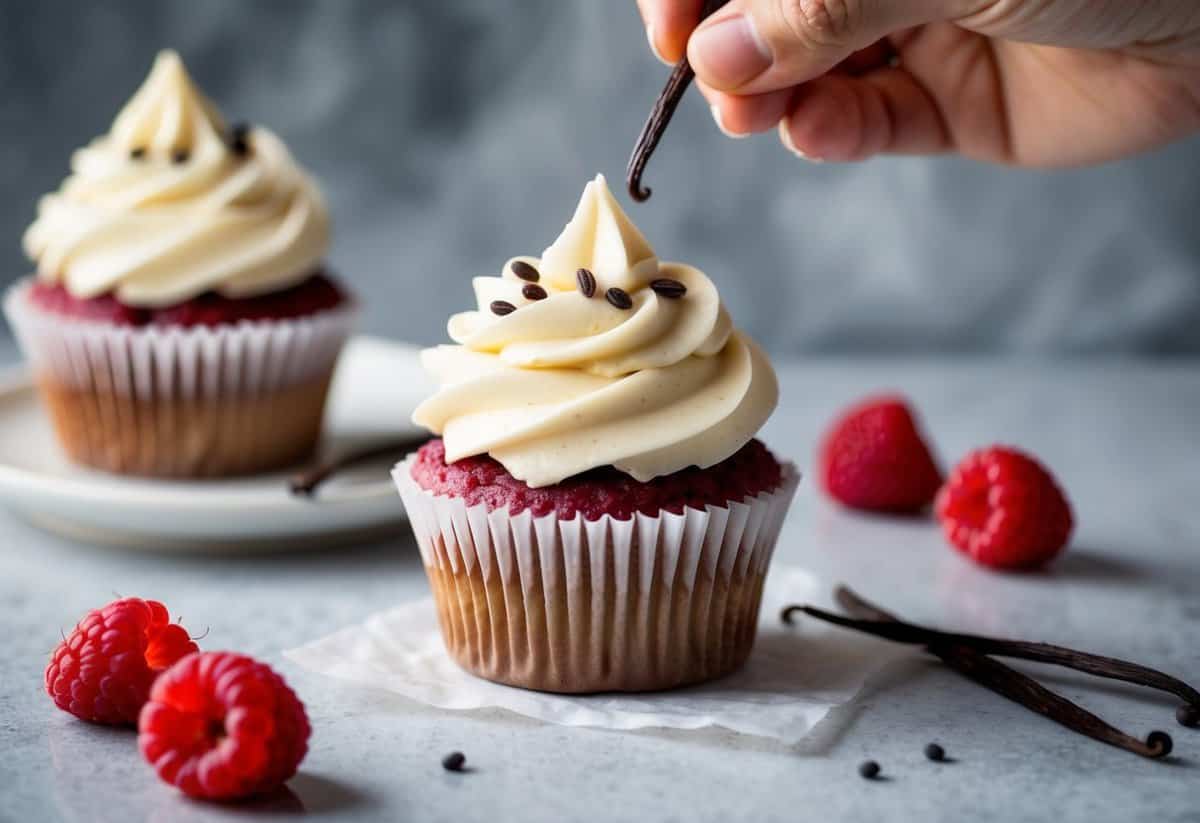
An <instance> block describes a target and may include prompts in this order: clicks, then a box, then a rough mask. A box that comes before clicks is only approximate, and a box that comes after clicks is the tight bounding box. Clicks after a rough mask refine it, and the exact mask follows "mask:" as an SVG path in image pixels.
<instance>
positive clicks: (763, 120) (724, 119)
mask: <svg viewBox="0 0 1200 823" xmlns="http://www.w3.org/2000/svg"><path fill="white" fill-rule="evenodd" d="M696 87H697V88H698V89H699V90H700V93H701V94H703V95H704V98H705V99H706V100H707V101H708V104H709V108H710V109H711V110H712V116H713V120H715V121H716V124H717V128H718V129H720V130H721V132H722V133H723V134H724V135H725V136H726V137H733V138H739V137H749V136H750V135H752V134H758V133H760V132H765V131H770V130H771V129H773V128H775V126H776V125H777V124H778V123H779V120H780V118H781V117H783V116H784V115H785V114H786V113H787V106H788V101H789V100H790V99H791V96H792V93H791V91H790V90H783V91H772V92H767V93H766V94H751V95H738V94H726V93H725V92H723V91H717V90H716V89H714V88H711V87H709V86H705V85H704V84H703V83H697V84H696Z"/></svg>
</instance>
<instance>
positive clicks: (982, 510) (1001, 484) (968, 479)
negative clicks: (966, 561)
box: [935, 446, 1073, 569]
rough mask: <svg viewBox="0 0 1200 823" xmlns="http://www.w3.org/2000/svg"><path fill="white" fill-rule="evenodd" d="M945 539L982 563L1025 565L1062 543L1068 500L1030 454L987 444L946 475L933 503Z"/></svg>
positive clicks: (1067, 532) (1046, 557)
mask: <svg viewBox="0 0 1200 823" xmlns="http://www.w3.org/2000/svg"><path fill="white" fill-rule="evenodd" d="M935 511H936V512H937V516H938V519H939V520H941V521H942V529H943V531H944V532H945V534H946V539H947V540H949V541H950V543H951V544H952V545H953V546H954V547H955V548H957V549H958V550H959V551H961V552H963V553H965V554H967V555H968V556H970V557H971V558H972V559H974V560H975V561H976V562H978V563H981V564H983V565H984V566H991V567H993V568H998V569H1031V568H1035V567H1037V566H1041V565H1044V564H1045V563H1047V562H1049V561H1050V560H1051V559H1052V558H1053V557H1054V556H1055V555H1057V554H1058V553H1059V552H1060V551H1062V549H1063V547H1064V546H1066V545H1067V539H1068V538H1069V537H1070V536H1071V527H1072V526H1073V522H1072V518H1071V504H1070V503H1068V502H1067V498H1066V497H1065V496H1064V495H1063V493H1062V491H1061V490H1060V489H1059V487H1058V484H1057V483H1055V482H1054V478H1053V477H1052V476H1051V475H1050V473H1049V472H1047V471H1046V469H1044V468H1043V467H1042V465H1041V464H1040V463H1038V462H1037V461H1036V460H1034V459H1033V458H1032V457H1030V456H1028V455H1026V454H1023V453H1021V452H1019V451H1017V450H1016V449H1009V448H1004V447H1002V446H993V447H991V448H988V449H982V450H979V451H975V452H972V453H971V454H969V455H967V456H966V457H965V458H963V460H962V462H961V463H959V464H958V465H957V466H955V468H954V471H953V472H951V473H950V478H949V479H948V480H947V481H946V485H945V486H943V487H942V489H941V491H939V492H938V496H937V503H936V505H935Z"/></svg>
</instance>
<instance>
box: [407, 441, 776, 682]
mask: <svg viewBox="0 0 1200 823" xmlns="http://www.w3.org/2000/svg"><path fill="white" fill-rule="evenodd" d="M414 460H415V457H410V458H409V459H408V460H406V461H405V462H403V463H401V464H400V465H398V466H397V467H396V468H395V470H394V471H393V477H394V479H395V481H396V484H397V486H398V488H399V490H400V495H401V497H402V498H403V500H404V504H405V507H406V509H407V510H408V514H409V518H410V520H411V522H412V525H413V531H414V533H415V534H416V537H417V542H418V545H419V546H420V548H421V556H422V560H423V562H424V565H425V570H426V573H427V575H428V577H429V581H430V584H431V587H432V589H433V594H434V598H435V601H436V603H437V609H438V619H439V622H440V624H441V629H442V636H443V640H444V641H445V644H446V649H447V651H448V652H449V653H450V655H451V657H452V658H453V659H454V660H455V661H456V662H457V663H458V664H459V665H460V666H462V667H463V668H464V669H466V670H467V671H469V672H471V673H473V674H475V675H478V676H480V677H483V678H486V679H488V680H493V681H496V682H499V683H505V684H508V685H511V686H519V687H522V688H528V689H536V690H539V691H549V692H562V693H575V694H578V693H588V692H603V691H622V692H630V691H657V690H662V689H670V688H675V687H678V686H684V685H688V684H692V683H699V682H702V681H706V680H711V679H713V678H716V677H720V676H722V675H725V674H728V673H730V672H732V671H734V670H735V669H737V668H738V667H740V666H741V665H742V664H743V663H744V662H745V660H746V658H747V657H748V656H749V654H750V651H751V649H752V647H753V644H754V637H755V633H756V629H757V624H758V610H759V605H760V603H761V599H762V588H763V582H764V580H765V578H766V574H767V566H768V563H769V561H770V558H771V554H772V553H773V551H774V549H775V542H776V539H777V538H778V535H779V530H780V528H781V526H782V523H783V518H784V515H785V514H786V512H787V508H788V505H789V504H790V502H791V498H792V495H793V493H794V492H795V489H796V485H797V483H798V475H797V474H796V471H795V469H794V468H793V467H791V466H790V465H789V466H785V467H784V473H783V480H782V482H781V483H780V484H779V485H778V486H777V487H776V488H774V489H773V490H771V491H766V492H762V493H759V494H758V495H756V496H754V497H748V498H745V499H743V500H740V501H732V502H728V503H727V504H726V505H724V506H713V505H707V506H705V507H704V508H703V509H699V508H692V507H687V508H685V509H684V510H683V511H682V513H679V514H675V513H671V512H668V511H663V512H659V513H658V514H656V515H647V514H645V513H641V512H639V513H636V514H634V515H633V516H632V517H630V518H627V519H618V518H615V517H613V516H611V515H605V516H602V517H599V518H597V519H594V520H587V519H585V518H584V517H582V516H574V517H571V518H560V517H559V516H558V515H557V514H554V513H550V514H546V515H542V516H537V517H535V516H534V515H533V513H532V512H531V511H529V510H525V511H523V512H521V513H519V514H516V515H512V514H510V513H509V512H508V511H506V510H492V511H489V510H488V507H487V506H486V505H484V504H479V505H475V506H468V505H467V504H466V502H464V501H463V500H462V499H461V498H455V497H450V496H446V495H438V494H433V493H431V492H429V491H426V490H425V489H423V488H421V486H420V485H418V484H417V482H416V481H415V480H414V479H413V477H412V465H413V463H414Z"/></svg>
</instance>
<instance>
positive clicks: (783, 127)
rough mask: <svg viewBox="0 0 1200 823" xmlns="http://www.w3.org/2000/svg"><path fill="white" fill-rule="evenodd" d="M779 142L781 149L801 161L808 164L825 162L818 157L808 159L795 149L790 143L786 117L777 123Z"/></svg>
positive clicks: (790, 135) (790, 131) (789, 131)
mask: <svg viewBox="0 0 1200 823" xmlns="http://www.w3.org/2000/svg"><path fill="white" fill-rule="evenodd" d="M779 142H781V143H783V147H784V148H785V149H787V150H788V151H790V152H791V153H792V154H794V155H796V156H797V157H799V158H800V159H801V160H807V161H808V162H810V163H823V162H825V161H823V160H822V159H821V158H819V157H809V156H808V155H807V154H805V153H804V152H802V151H800V149H798V148H796V144H795V143H793V142H792V130H791V129H790V128H789V127H788V121H787V118H786V117H785V118H783V119H782V120H780V121H779Z"/></svg>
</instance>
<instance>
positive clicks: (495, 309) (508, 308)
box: [490, 300, 517, 317]
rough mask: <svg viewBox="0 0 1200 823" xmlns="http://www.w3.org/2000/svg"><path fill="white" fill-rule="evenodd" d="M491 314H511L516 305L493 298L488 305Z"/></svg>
mask: <svg viewBox="0 0 1200 823" xmlns="http://www.w3.org/2000/svg"><path fill="white" fill-rule="evenodd" d="M490 308H491V310H492V314H495V315H498V316H500V317H503V316H504V315H506V314H512V313H513V312H515V311H516V310H517V307H516V306H514V305H513V304H512V303H509V302H508V301H507V300H493V301H492V305H491V306H490Z"/></svg>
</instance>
